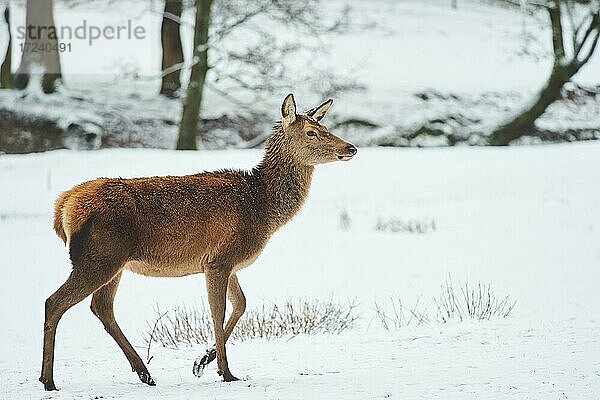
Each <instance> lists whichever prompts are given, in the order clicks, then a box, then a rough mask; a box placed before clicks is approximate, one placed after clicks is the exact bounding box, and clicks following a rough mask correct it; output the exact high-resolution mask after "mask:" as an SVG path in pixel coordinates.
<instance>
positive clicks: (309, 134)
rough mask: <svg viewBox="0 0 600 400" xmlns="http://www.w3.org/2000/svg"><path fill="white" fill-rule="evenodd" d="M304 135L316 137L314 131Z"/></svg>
mask: <svg viewBox="0 0 600 400" xmlns="http://www.w3.org/2000/svg"><path fill="white" fill-rule="evenodd" d="M306 134H307V135H308V136H311V137H316V136H317V132H315V131H308V132H306Z"/></svg>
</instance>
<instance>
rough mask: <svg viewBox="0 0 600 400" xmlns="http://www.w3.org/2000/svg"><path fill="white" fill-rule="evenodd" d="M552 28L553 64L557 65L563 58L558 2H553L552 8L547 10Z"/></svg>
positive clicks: (555, 0)
mask: <svg viewBox="0 0 600 400" xmlns="http://www.w3.org/2000/svg"><path fill="white" fill-rule="evenodd" d="M547 10H548V15H549V16H550V25H551V26H552V47H553V49H554V62H555V63H558V62H560V61H562V60H563V59H564V58H565V46H564V43H563V29H562V21H561V12H560V0H554V6H549V7H548V8H547Z"/></svg>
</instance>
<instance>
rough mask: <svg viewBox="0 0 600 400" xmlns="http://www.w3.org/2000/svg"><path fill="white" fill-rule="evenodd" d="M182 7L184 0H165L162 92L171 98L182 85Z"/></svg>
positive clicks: (162, 34)
mask: <svg viewBox="0 0 600 400" xmlns="http://www.w3.org/2000/svg"><path fill="white" fill-rule="evenodd" d="M182 9H183V1H182V0H165V10H164V13H163V20H162V26H161V40H162V50H163V53H162V71H163V77H162V84H161V87H160V94H162V95H165V96H167V97H170V98H173V97H177V91H178V90H179V88H180V87H181V80H180V76H181V64H182V63H183V49H182V47H181V35H180V33H179V26H180V23H179V20H180V19H181V12H182ZM170 71H172V72H170Z"/></svg>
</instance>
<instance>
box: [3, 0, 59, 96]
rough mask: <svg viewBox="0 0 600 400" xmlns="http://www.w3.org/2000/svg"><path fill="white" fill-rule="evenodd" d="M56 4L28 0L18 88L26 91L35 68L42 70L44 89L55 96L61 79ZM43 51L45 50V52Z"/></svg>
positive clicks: (49, 0)
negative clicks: (55, 17) (25, 33)
mask: <svg viewBox="0 0 600 400" xmlns="http://www.w3.org/2000/svg"><path fill="white" fill-rule="evenodd" d="M53 3H54V2H53V0H45V1H39V0H27V13H26V25H27V30H26V32H27V35H26V37H25V44H24V48H23V51H22V56H21V64H20V65H19V68H18V70H17V73H16V74H15V80H14V83H15V87H16V88H17V89H24V88H25V87H27V85H28V84H29V79H30V75H31V73H33V72H34V70H35V67H36V66H39V67H41V69H42V89H43V91H44V93H52V92H54V91H55V90H56V85H57V83H58V81H59V80H60V79H61V77H62V74H61V67H60V57H59V55H58V54H59V52H58V37H57V35H56V26H55V25H54V15H53V8H54V4H53ZM42 49H43V50H42Z"/></svg>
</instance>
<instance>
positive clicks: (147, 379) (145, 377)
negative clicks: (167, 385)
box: [138, 371, 156, 386]
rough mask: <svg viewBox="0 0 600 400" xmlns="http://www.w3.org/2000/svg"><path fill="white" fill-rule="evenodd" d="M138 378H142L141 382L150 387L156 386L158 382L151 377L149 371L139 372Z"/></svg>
mask: <svg viewBox="0 0 600 400" xmlns="http://www.w3.org/2000/svg"><path fill="white" fill-rule="evenodd" d="M138 376H139V377H140V381H142V382H144V383H145V384H146V385H148V386H156V382H154V379H152V377H151V376H150V373H149V372H148V371H142V372H138Z"/></svg>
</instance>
